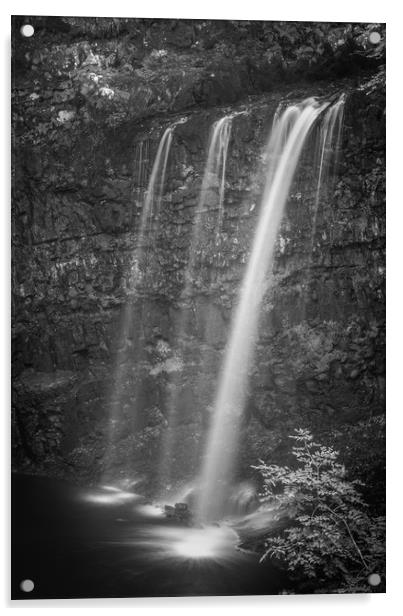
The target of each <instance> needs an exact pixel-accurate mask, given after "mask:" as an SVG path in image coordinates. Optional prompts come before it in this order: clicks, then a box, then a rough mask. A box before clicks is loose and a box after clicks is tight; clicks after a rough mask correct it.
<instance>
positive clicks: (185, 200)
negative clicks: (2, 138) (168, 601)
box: [7, 4, 398, 600]
mask: <svg viewBox="0 0 403 616" xmlns="http://www.w3.org/2000/svg"><path fill="white" fill-rule="evenodd" d="M108 8H109V9H110V13H111V14H113V12H114V8H113V6H111V7H108ZM55 9H56V10H57V11H60V12H62V11H63V5H59V6H57V7H55ZM133 14H134V16H133V17H119V16H114V17H113V16H111V17H96V16H88V17H83V16H77V17H72V16H66V17H63V16H46V15H42V16H41V15H35V16H32V15H23V14H21V15H13V16H12V17H11V63H12V71H11V97H12V98H11V120H12V126H11V148H12V155H11V156H12V158H11V176H12V178H11V233H10V239H11V299H12V306H11V422H10V423H11V471H12V472H11V479H10V482H11V580H10V581H11V599H12V600H29V599H38V600H39V599H95V598H101V599H111V598H140V597H143V598H144V597H154V598H168V597H206V596H208V597H220V596H221V597H234V596H258V595H259V596H261V595H264V596H268V595H314V594H325V595H330V594H337V595H339V594H365V593H367V594H374V593H375V594H376V593H385V592H386V567H385V558H386V556H385V551H386V538H385V526H386V524H385V516H386V494H385V492H386V481H385V466H386V464H385V457H386V439H385V430H386V422H385V415H386V402H385V389H386V386H385V383H386V380H385V379H386V376H385V365H386V360H385V353H386V351H385V346H386V345H385V322H386V307H385V278H386V232H385V227H386V223H385V219H386V205H385V194H386V189H385V175H386V167H385V121H386V112H385V90H386V78H385V74H386V73H385V56H386V25H385V23H375V22H351V21H339V22H335V21H327V22H324V21H271V20H265V21H262V20H257V19H250V20H247V19H240V20H236V19H188V18H166V17H161V18H157V17H147V18H144V17H136V16H135V14H136V6H135V4H134V5H133ZM201 14H202V13H201ZM268 14H269V13H268ZM396 408H398V407H396ZM7 412H8V411H7ZM388 421H389V419H388ZM388 489H389V488H388Z"/></svg>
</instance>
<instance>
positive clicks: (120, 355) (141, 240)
mask: <svg viewBox="0 0 403 616" xmlns="http://www.w3.org/2000/svg"><path fill="white" fill-rule="evenodd" d="M183 121H184V120H180V121H178V122H176V123H175V124H173V125H171V126H169V127H168V128H167V129H166V130H165V131H164V133H163V135H162V137H161V140H160V142H159V145H158V149H157V153H156V155H155V159H154V163H153V167H152V170H151V175H150V179H149V181H148V187H147V192H146V195H145V199H144V203H143V208H142V212H141V219H140V229H139V232H138V238H137V246H136V249H135V250H134V252H133V256H132V260H131V265H130V271H129V275H128V283H127V287H128V291H129V293H130V294H132V295H133V294H135V293H136V290H137V289H138V287H139V285H140V284H141V282H142V281H143V277H144V274H145V272H143V273H142V270H141V267H140V264H141V262H142V261H143V257H144V251H145V245H144V244H145V239H146V234H147V235H148V244H149V245H151V246H152V245H154V243H155V233H156V230H154V231H152V228H151V227H152V225H151V223H152V219H153V218H154V217H157V216H158V213H159V210H160V206H161V200H162V196H163V191H164V184H165V174H166V168H167V162H168V157H169V152H170V149H171V145H172V138H173V131H174V129H175V126H176V125H177V124H178V123H182V122H183ZM142 163H143V147H142V144H141V145H140V146H139V171H138V176H137V180H138V181H141V174H142ZM139 318H141V315H139V314H138V311H136V310H135V308H134V307H133V305H132V304H131V303H130V302H127V303H126V305H125V307H124V310H123V314H122V318H121V323H120V330H119V347H118V350H117V354H116V360H115V369H114V375H113V384H112V391H111V394H110V401H109V425H108V440H107V451H106V469H105V473H106V475H108V471H109V468H110V466H111V465H112V463H113V447H114V445H115V443H116V440H117V439H116V432H117V431H118V430H119V426H120V420H121V419H122V412H123V409H122V407H123V404H124V400H123V398H124V395H123V394H124V391H123V390H124V383H125V379H126V374H127V373H126V369H127V355H126V354H127V352H128V349H129V347H130V345H131V344H132V343H130V342H129V339H130V332H131V330H132V328H133V324H134V323H135V322H136V320H137V321H138V320H139ZM135 344H136V348H137V347H138V346H139V345H138V340H137V341H135ZM139 352H141V349H140V350H139V351H138V353H139ZM137 359H139V358H138V357H137ZM134 415H135V409H133V413H132V417H134Z"/></svg>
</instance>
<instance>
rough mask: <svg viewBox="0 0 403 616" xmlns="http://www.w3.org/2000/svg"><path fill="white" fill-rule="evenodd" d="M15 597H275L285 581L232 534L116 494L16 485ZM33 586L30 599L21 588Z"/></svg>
mask: <svg viewBox="0 0 403 616" xmlns="http://www.w3.org/2000/svg"><path fill="white" fill-rule="evenodd" d="M12 496H13V520H12V551H13V555H12V556H13V557H12V597H13V598H14V599H33V598H79V597H81V598H82V597H144V596H151V597H158V596H202V595H242V594H277V593H278V592H279V591H281V589H282V588H283V587H284V578H283V577H282V575H281V574H280V573H279V572H278V571H277V570H276V569H275V568H274V567H273V566H271V565H270V564H259V563H258V558H257V556H256V555H255V554H252V553H248V552H245V551H242V550H239V549H238V548H237V544H238V543H239V539H238V536H237V534H236V532H235V530H234V529H233V528H231V527H230V526H227V525H220V526H218V525H212V526H208V527H198V528H196V527H194V528H192V527H184V526H180V525H178V524H177V523H176V522H172V521H170V520H167V519H166V518H165V516H164V514H163V511H162V509H161V508H160V507H158V506H157V505H154V504H151V503H147V502H146V501H145V500H144V499H143V498H142V497H141V496H140V495H137V494H134V493H132V492H126V491H124V490H120V489H118V488H116V487H115V486H103V487H102V488H99V489H96V488H91V489H83V488H78V487H76V486H72V485H69V484H66V483H62V482H59V481H56V480H51V479H47V478H41V477H32V476H24V475H17V476H14V478H13V485H12ZM24 579H31V580H33V581H34V584H35V587H34V590H33V591H32V592H30V593H24V592H23V591H22V590H21V589H20V583H21V581H22V580H24Z"/></svg>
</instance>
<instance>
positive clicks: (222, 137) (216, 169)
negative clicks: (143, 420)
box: [159, 112, 244, 487]
mask: <svg viewBox="0 0 403 616" xmlns="http://www.w3.org/2000/svg"><path fill="white" fill-rule="evenodd" d="M240 113H244V112H236V113H233V114H231V115H228V116H224V117H222V118H220V119H219V120H217V121H216V122H214V124H213V126H212V129H211V132H210V139H209V144H208V153H207V159H206V164H205V167H204V173H203V179H202V184H201V189H200V196H199V200H198V204H197V207H196V211H195V214H194V219H193V228H192V233H191V238H190V242H189V256H188V262H187V265H186V269H185V273H184V285H183V288H182V291H181V294H180V298H179V302H180V303H184V302H186V299H187V298H188V297H189V295H190V290H191V287H192V284H193V283H194V280H195V269H196V255H197V249H198V248H199V246H200V245H202V244H203V243H204V232H203V228H202V222H203V213H204V212H205V211H206V208H207V207H208V206H209V205H211V203H212V201H211V200H210V198H211V197H212V198H213V199H214V203H215V202H216V199H217V189H218V216H217V222H216V225H215V230H216V231H217V232H218V231H219V230H220V228H221V223H222V219H223V211H224V192H225V173H226V165H227V153H228V145H229V141H230V137H231V128H232V120H233V118H234V117H235V116H237V115H239V114H240ZM188 315H189V311H188V310H186V308H182V310H181V314H180V317H179V319H178V326H177V331H176V333H175V339H176V341H177V347H178V348H177V349H176V351H177V353H178V354H179V355H183V353H184V350H185V348H184V347H185V342H184V339H185V337H186V335H187V334H188V332H189V316H188ZM204 361H205V359H204V357H203V352H202V351H201V358H200V365H201V366H203V365H204ZM170 385H171V387H170V388H169V392H168V401H167V419H168V427H167V429H166V431H165V435H164V439H163V444H162V452H161V459H160V471H159V483H160V486H161V487H162V486H164V487H165V486H166V485H167V484H169V483H170V474H171V463H172V451H173V448H174V444H175V437H176V433H175V431H176V428H177V423H178V419H179V417H178V408H177V407H178V402H179V401H178V394H179V393H180V388H179V375H175V373H174V374H173V375H172V377H171V383H170Z"/></svg>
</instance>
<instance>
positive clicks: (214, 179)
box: [198, 115, 234, 229]
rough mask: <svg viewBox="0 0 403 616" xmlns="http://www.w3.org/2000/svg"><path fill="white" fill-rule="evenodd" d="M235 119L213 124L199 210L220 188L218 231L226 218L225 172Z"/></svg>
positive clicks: (201, 209)
mask: <svg viewBox="0 0 403 616" xmlns="http://www.w3.org/2000/svg"><path fill="white" fill-rule="evenodd" d="M233 117H234V115H229V116H224V117H223V118H221V119H220V120H217V122H214V124H213V129H212V133H211V137H210V145H209V151H208V156H207V163H206V168H205V172H204V177H203V183H202V188H201V195H200V203H199V208H198V209H199V213H201V212H202V211H203V208H204V206H205V203H206V199H207V195H208V191H209V190H211V189H212V188H218V229H220V228H221V224H222V220H223V216H224V192H225V172H226V167H227V153H228V144H229V140H230V137H231V128H232V118H233Z"/></svg>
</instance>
